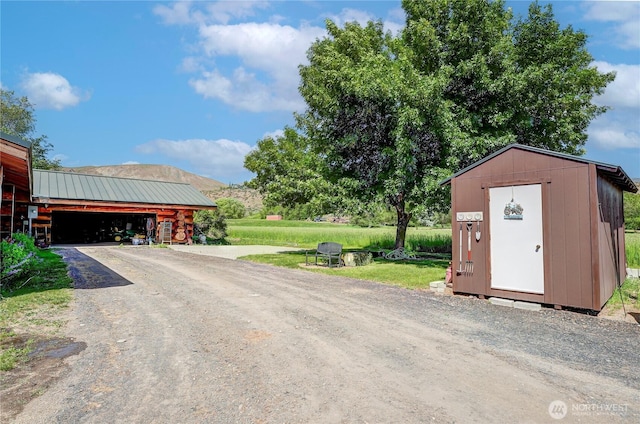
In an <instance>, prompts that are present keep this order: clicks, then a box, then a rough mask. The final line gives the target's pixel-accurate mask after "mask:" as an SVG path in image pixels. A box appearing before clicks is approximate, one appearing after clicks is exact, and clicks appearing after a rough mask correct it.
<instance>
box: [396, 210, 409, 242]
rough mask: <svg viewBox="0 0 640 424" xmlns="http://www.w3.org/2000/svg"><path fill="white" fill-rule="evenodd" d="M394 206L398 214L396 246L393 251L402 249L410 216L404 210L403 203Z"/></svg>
mask: <svg viewBox="0 0 640 424" xmlns="http://www.w3.org/2000/svg"><path fill="white" fill-rule="evenodd" d="M395 206H396V212H397V214H398V223H397V224H396V245H395V249H398V248H400V247H403V248H404V241H405V239H406V237H407V227H408V226H409V221H410V220H411V214H410V213H407V212H406V211H405V210H404V201H401V202H399V203H398V204H397V205H395Z"/></svg>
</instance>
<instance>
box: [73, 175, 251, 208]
mask: <svg viewBox="0 0 640 424" xmlns="http://www.w3.org/2000/svg"><path fill="white" fill-rule="evenodd" d="M63 171H65V172H77V173H79V174H90V175H103V176H106V177H121V178H137V179H141V180H156V181H169V182H174V183H187V184H191V185H192V186H194V187H195V188H197V189H198V190H200V191H201V192H202V193H203V194H204V195H205V196H207V197H208V198H210V199H212V200H216V199H220V198H222V197H230V198H233V199H237V200H239V201H241V202H242V203H243V204H244V205H245V207H246V208H247V212H248V213H253V212H257V211H259V210H260V209H261V208H262V196H260V193H258V192H257V191H256V190H253V189H250V188H246V187H236V186H228V185H227V184H224V183H221V182H220V181H217V180H213V179H211V178H206V177H202V176H200V175H196V174H192V173H191V172H187V171H183V170H182V169H180V168H176V167H175V166H169V165H140V164H136V165H107V166H79V167H73V168H63Z"/></svg>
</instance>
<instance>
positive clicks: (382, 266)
mask: <svg viewBox="0 0 640 424" xmlns="http://www.w3.org/2000/svg"><path fill="white" fill-rule="evenodd" d="M241 259H246V260H250V261H253V262H260V263H265V264H270V265H275V266H281V267H285V268H293V269H303V270H305V271H310V272H317V273H322V274H328V275H339V276H342V277H350V278H357V279H360V280H371V281H377V282H380V283H385V284H392V285H396V286H401V287H405V288H408V289H420V288H429V283H430V282H432V281H436V280H444V277H445V272H446V269H447V266H448V264H449V260H437V259H436V260H419V261H411V260H408V261H388V260H385V259H381V258H376V259H374V262H373V263H371V264H369V265H366V266H356V267H340V268H335V267H334V268H328V267H326V266H315V263H314V265H312V266H306V265H305V254H304V252H285V253H277V254H270V255H249V256H244V257H242V258H241ZM311 263H313V258H311Z"/></svg>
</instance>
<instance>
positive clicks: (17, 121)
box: [0, 88, 60, 169]
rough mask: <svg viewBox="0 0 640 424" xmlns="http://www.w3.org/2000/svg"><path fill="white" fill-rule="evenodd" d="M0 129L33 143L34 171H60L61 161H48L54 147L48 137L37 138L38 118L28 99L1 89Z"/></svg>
mask: <svg viewBox="0 0 640 424" xmlns="http://www.w3.org/2000/svg"><path fill="white" fill-rule="evenodd" d="M0 129H1V130H2V131H3V132H5V133H7V134H11V135H15V136H17V137H20V138H22V139H23V140H25V141H29V142H31V157H32V164H31V165H32V167H33V168H34V169H59V168H60V161H59V160H56V159H48V158H47V155H48V154H49V153H50V152H51V150H53V145H52V144H51V143H50V142H49V141H47V136H46V135H41V136H39V137H36V136H35V135H34V133H35V130H36V118H35V116H34V113H33V106H32V105H31V103H30V102H29V99H28V98H27V97H17V96H16V95H15V93H14V92H13V91H10V90H5V89H2V88H0Z"/></svg>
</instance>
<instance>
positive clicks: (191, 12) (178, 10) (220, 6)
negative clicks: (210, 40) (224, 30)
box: [153, 1, 269, 25]
mask: <svg viewBox="0 0 640 424" xmlns="http://www.w3.org/2000/svg"><path fill="white" fill-rule="evenodd" d="M192 6H194V2H191V1H178V2H175V3H173V4H171V5H170V6H165V5H163V4H161V5H157V6H155V7H154V8H153V13H155V14H156V15H158V16H159V17H160V18H161V19H162V22H163V23H165V24H167V25H188V24H205V23H211V22H216V23H222V24H225V25H226V24H227V23H229V21H231V20H232V19H234V18H247V17H250V16H254V15H255V9H265V8H267V7H268V6H269V3H268V2H264V1H218V2H211V3H207V4H206V7H205V10H204V11H201V10H198V9H196V8H195V7H192Z"/></svg>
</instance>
